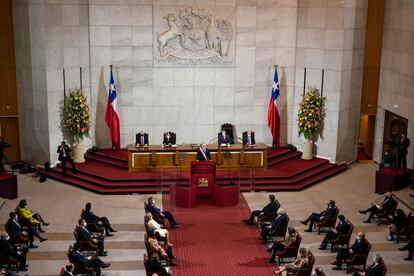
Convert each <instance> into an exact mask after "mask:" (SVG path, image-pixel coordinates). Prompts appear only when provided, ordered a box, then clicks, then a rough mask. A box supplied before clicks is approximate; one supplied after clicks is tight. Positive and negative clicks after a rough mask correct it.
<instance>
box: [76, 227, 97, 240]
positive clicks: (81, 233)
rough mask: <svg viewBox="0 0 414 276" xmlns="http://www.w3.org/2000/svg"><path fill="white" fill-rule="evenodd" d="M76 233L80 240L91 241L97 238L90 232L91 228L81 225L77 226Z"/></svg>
mask: <svg viewBox="0 0 414 276" xmlns="http://www.w3.org/2000/svg"><path fill="white" fill-rule="evenodd" d="M76 235H77V236H78V240H80V241H91V240H93V239H94V238H95V237H94V235H92V233H91V232H89V230H87V229H85V228H83V227H81V226H79V225H78V227H76Z"/></svg>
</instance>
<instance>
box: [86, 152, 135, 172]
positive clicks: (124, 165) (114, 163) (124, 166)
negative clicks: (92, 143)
mask: <svg viewBox="0 0 414 276" xmlns="http://www.w3.org/2000/svg"><path fill="white" fill-rule="evenodd" d="M85 159H86V160H89V161H95V162H100V163H104V164H107V165H111V166H115V167H119V168H122V169H127V170H128V162H127V163H125V162H123V161H119V160H115V159H113V160H112V159H108V158H106V157H102V156H98V155H91V154H88V153H87V154H85Z"/></svg>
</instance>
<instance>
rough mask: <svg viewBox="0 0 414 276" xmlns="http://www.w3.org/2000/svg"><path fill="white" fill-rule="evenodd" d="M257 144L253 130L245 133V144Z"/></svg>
mask: <svg viewBox="0 0 414 276" xmlns="http://www.w3.org/2000/svg"><path fill="white" fill-rule="evenodd" d="M254 144H256V140H255V139H254V133H253V132H252V133H251V134H250V137H249V135H247V133H246V132H244V133H243V145H254Z"/></svg>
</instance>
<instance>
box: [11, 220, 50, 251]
mask: <svg viewBox="0 0 414 276" xmlns="http://www.w3.org/2000/svg"><path fill="white" fill-rule="evenodd" d="M9 217H10V219H9V220H8V221H7V222H6V229H7V232H8V234H9V235H21V236H22V237H29V241H30V243H29V247H30V248H37V247H38V246H37V245H35V244H34V243H33V242H34V238H35V237H36V238H38V239H39V241H40V242H44V241H47V238H43V237H41V236H40V235H39V232H38V231H37V229H36V227H27V228H26V230H23V228H22V227H21V225H20V223H19V220H18V216H17V214H16V212H11V213H10V214H9Z"/></svg>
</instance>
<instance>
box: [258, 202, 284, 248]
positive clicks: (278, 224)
mask: <svg viewBox="0 0 414 276" xmlns="http://www.w3.org/2000/svg"><path fill="white" fill-rule="evenodd" d="M286 222H287V217H286V212H285V210H283V208H279V210H277V216H276V218H275V219H274V220H273V221H272V223H271V224H270V225H269V224H262V225H260V228H261V231H260V237H259V240H261V243H263V244H265V243H267V236H268V235H269V233H271V232H273V231H274V230H275V229H276V228H281V229H282V231H285V229H286V226H287V225H286Z"/></svg>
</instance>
